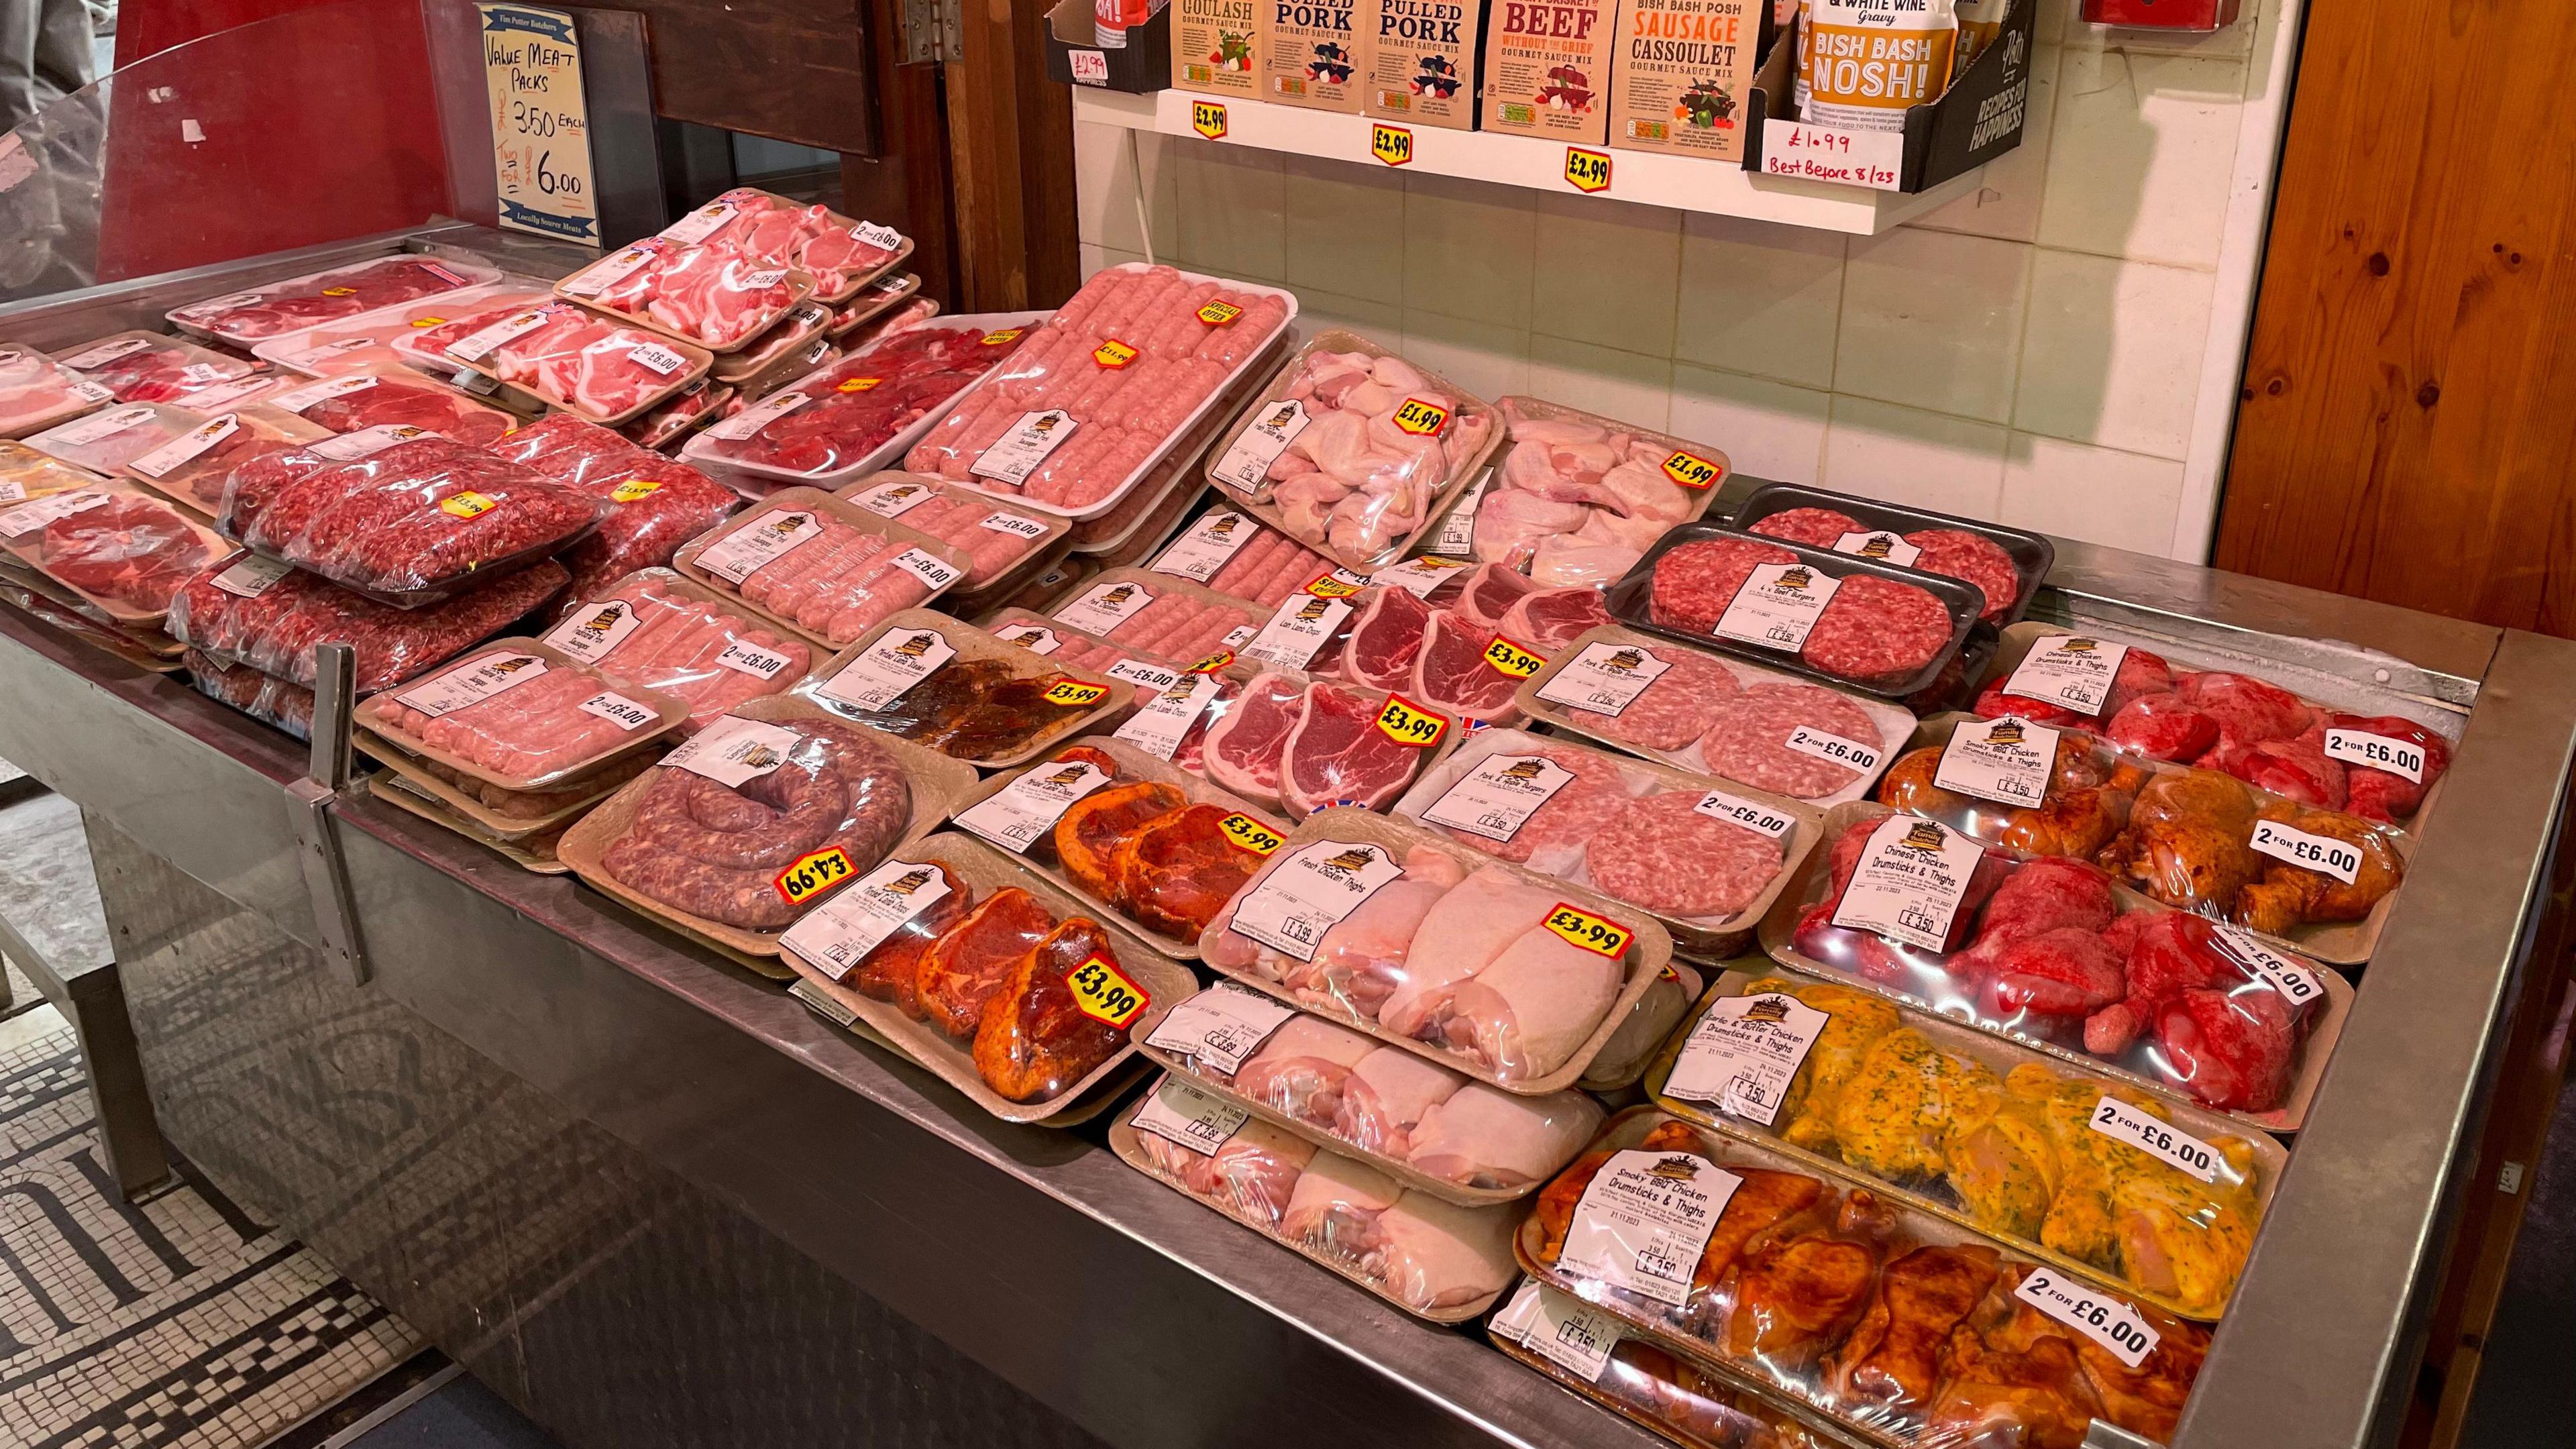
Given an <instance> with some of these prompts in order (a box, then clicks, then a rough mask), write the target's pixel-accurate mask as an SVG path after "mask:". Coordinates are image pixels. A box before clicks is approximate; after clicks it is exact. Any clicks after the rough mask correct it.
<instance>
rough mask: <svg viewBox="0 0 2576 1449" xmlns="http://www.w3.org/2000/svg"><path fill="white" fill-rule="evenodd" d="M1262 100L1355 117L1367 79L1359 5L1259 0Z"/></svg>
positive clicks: (1340, 0)
mask: <svg viewBox="0 0 2576 1449" xmlns="http://www.w3.org/2000/svg"><path fill="white" fill-rule="evenodd" d="M1258 3H1260V4H1263V5H1266V6H1268V7H1269V13H1268V15H1267V16H1266V17H1265V18H1264V20H1263V22H1262V27H1261V55H1260V65H1261V71H1260V74H1261V98H1262V99H1263V100H1266V101H1277V102H1279V103H1280V104H1281V105H1288V106H1306V107H1310V108H1312V109H1314V110H1318V111H1340V112H1343V113H1344V114H1346V115H1357V114H1359V109H1360V92H1361V90H1362V89H1363V88H1364V86H1363V78H1364V77H1365V75H1366V74H1367V65H1368V57H1367V56H1366V55H1365V54H1364V53H1363V52H1364V51H1365V50H1366V49H1367V41H1368V33H1367V32H1366V31H1364V30H1362V29H1361V28H1360V26H1359V11H1360V0H1258Z"/></svg>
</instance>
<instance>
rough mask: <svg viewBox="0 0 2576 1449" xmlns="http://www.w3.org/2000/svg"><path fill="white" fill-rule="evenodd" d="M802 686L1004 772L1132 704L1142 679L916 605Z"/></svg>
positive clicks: (827, 701) (864, 719) (898, 731)
mask: <svg viewBox="0 0 2576 1449" xmlns="http://www.w3.org/2000/svg"><path fill="white" fill-rule="evenodd" d="M796 693H797V694H798V695H799V696H800V697H802V698H805V699H808V700H811V701H812V702H813V703H814V704H815V705H817V706H819V707H820V708H823V709H826V710H829V711H831V712H833V713H835V714H838V715H840V716H841V717H843V718H846V719H852V720H856V721H858V722H859V723H861V724H864V725H867V726H868V727H869V728H871V729H877V730H883V731H885V732H886V733H888V734H891V735H894V736H896V737H897V738H899V739H903V740H907V741H910V742H912V743H914V744H917V745H920V746H921V747H922V748H924V749H926V750H935V751H937V752H939V753H940V754H943V755H946V756H948V757H949V758H951V759H957V760H963V761H965V762H967V763H968V764H972V765H977V766H980V767H982V768H984V769H988V770H1000V769H1008V768H1010V767H1011V766H1014V765H1021V764H1026V763H1027V762H1028V761H1030V760H1031V759H1034V758H1036V756H1037V755H1038V753H1039V752H1040V751H1042V750H1045V749H1047V748H1048V747H1049V746H1051V745H1053V744H1055V743H1056V742H1058V741H1060V740H1063V739H1065V738H1067V737H1069V736H1071V735H1073V734H1076V733H1078V732H1080V731H1081V730H1083V729H1085V728H1087V727H1089V726H1091V725H1093V724H1095V723H1098V722H1100V721H1102V720H1105V719H1107V718H1109V717H1110V716H1112V715H1115V714H1118V713H1120V712H1121V711H1124V710H1125V709H1127V708H1128V707H1129V705H1130V703H1131V702H1132V698H1131V697H1132V693H1133V686H1132V685H1130V684H1128V683H1127V682H1125V681H1123V680H1118V679H1112V678H1110V677H1109V676H1107V675H1104V674H1098V673H1094V672H1093V671H1091V670H1088V669H1080V668H1075V667H1072V666H1068V665H1060V664H1057V663H1056V662H1054V661H1053V660H1050V659H1047V658H1044V657H1043V656H1040V655H1038V654H1034V653H1032V652H1030V651H1028V650H1026V649H1022V648H1020V647H1018V646H1017V645H1012V644H1005V643H1003V642H1002V641H1001V640H999V639H996V638H994V637H993V636H992V635H990V634H988V633H986V632H984V631H983V630H981V629H978V628H976V627H974V626H973V625H971V624H967V623H965V622H963V621H961V620H957V619H953V618H950V617H949V616H947V615H945V614H935V613H932V612H931V611H929V610H927V609H906V610H904V611H902V612H901V613H898V614H896V615H895V616H894V617H892V618H890V619H888V620H886V621H885V623H884V624H883V625H882V626H880V627H879V628H878V629H877V630H876V631H875V632H874V633H872V634H870V635H868V636H867V637H866V638H864V639H861V640H860V641H858V642H857V643H855V644H853V645H851V646H850V647H849V648H848V649H845V650H843V651H841V652H840V653H839V654H837V655H834V656H833V657H832V658H831V659H830V660H828V661H826V662H825V663H823V664H822V665H820V666H819V667H817V668H816V669H815V670H814V672H813V673H812V674H811V675H809V676H807V677H806V679H805V681H804V682H803V683H802V684H800V685H798V686H797V689H796Z"/></svg>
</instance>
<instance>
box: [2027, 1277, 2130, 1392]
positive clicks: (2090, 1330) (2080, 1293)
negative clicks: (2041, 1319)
mask: <svg viewBox="0 0 2576 1449" xmlns="http://www.w3.org/2000/svg"><path fill="white" fill-rule="evenodd" d="M2013 1296H2014V1297H2015V1298H2018V1299H2020V1300H2021V1301H2022V1302H2024V1303H2027V1304H2029V1305H2030V1306H2031V1307H2033V1308H2036V1309H2038V1310H2039V1311H2040V1312H2042V1313H2045V1314H2047V1315H2048V1316H2049V1317H2051V1318H2054V1319H2056V1320H2057V1321H2058V1322H2060V1323H2063V1324H2065V1325H2066V1326H2067V1327H2069V1328H2072V1329H2074V1330H2075V1331H2076V1332H2078V1333H2080V1334H2083V1335H2084V1336H2085V1337H2086V1338H2089V1339H2091V1340H2093V1341H2094V1342H2095V1343H2098V1344H2100V1345H2102V1346H2103V1347H2104V1348H2106V1349H2109V1350H2110V1351H2111V1356H2112V1357H2114V1358H2116V1359H2118V1360H2119V1361H2120V1362H2121V1363H2123V1364H2125V1365H2127V1366H2128V1367H2130V1368H2136V1367H2137V1366H2138V1365H2140V1364H2142V1363H2145V1362H2146V1361H2147V1355H2148V1354H2151V1353H2153V1352H2155V1351H2156V1345H2157V1344H2158V1343H2159V1342H2161V1341H2162V1335H2160V1334H2158V1333H2157V1332H2156V1331H2155V1329H2154V1327H2152V1326H2151V1325H2149V1324H2148V1322H2147V1319H2146V1315H2145V1314H2143V1313H2140V1312H2139V1311H2138V1308H2137V1305H2136V1304H2134V1303H2130V1302H2127V1301H2125V1300H2123V1299H2119V1298H2114V1297H2112V1296H2111V1295H2110V1294H2108V1293H2105V1292H2103V1291H2102V1290H2101V1289H2099V1288H2092V1287H2087V1286H2086V1285H2084V1284H2082V1283H2079V1282H2077V1281H2076V1280H2075V1279H2073V1278H2070V1277H2068V1276H2066V1275H2065V1274H2063V1273H2060V1272H2058V1271H2057V1270H2056V1269H2055V1268H2033V1269H2031V1270H2030V1273H2029V1275H2028V1276H2026V1277H2024V1278H2023V1279H2022V1280H2021V1284H2020V1286H2018V1287H2016V1288H2014V1289H2013Z"/></svg>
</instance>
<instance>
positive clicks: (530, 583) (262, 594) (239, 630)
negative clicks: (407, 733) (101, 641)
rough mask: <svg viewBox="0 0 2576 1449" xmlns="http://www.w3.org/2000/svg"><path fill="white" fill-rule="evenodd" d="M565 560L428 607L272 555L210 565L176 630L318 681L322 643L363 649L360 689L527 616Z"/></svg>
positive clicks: (173, 618) (559, 580)
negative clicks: (358, 590) (362, 592)
mask: <svg viewBox="0 0 2576 1449" xmlns="http://www.w3.org/2000/svg"><path fill="white" fill-rule="evenodd" d="M563 586H564V568H563V565H561V564H559V563H556V562H554V561H553V560H552V559H547V560H545V561H543V562H540V563H535V564H531V565H529V566H528V567H526V568H524V569H521V570H519V571H518V572H517V573H514V574H511V575H509V576H508V577H506V578H503V579H499V580H496V581H495V582H493V583H492V584H490V585H488V586H487V587H484V588H480V589H476V590H474V591H473V592H472V593H468V594H463V595H460V596H459V597H457V598H453V599H450V600H448V601H447V602H445V603H442V604H432V605H430V606H429V607H427V608H424V609H397V608H394V607H393V606H392V605H390V604H380V603H378V602H376V601H375V600H373V599H368V598H363V597H361V596H359V595H357V594H354V593H351V592H350V591H348V590H347V589H343V588H341V587H339V586H338V585H336V584H332V583H330V582H328V581H326V580H324V579H321V578H318V577H316V576H314V575H312V574H309V573H305V572H304V571H302V570H301V569H292V568H288V567H286V566H285V565H283V564H280V563H278V562H276V561H275V560H272V559H262V558H240V559H235V560H233V561H232V562H230V563H226V564H219V565H217V566H215V567H212V568H209V569H206V570H205V571H203V572H201V573H199V574H198V575H197V576H196V577H194V578H192V579H190V580H188V582H187V584H186V585H185V586H184V587H182V588H181V589H180V590H179V592H178V593H177V594H175V595H173V596H172V597H171V599H170V616H169V618H168V620H167V621H166V622H165V625H164V627H166V628H167V629H168V630H169V631H170V637H172V638H174V639H176V640H178V641H179V642H181V643H183V644H189V645H193V646H195V647H196V648H199V649H202V650H205V651H206V652H208V653H210V654H214V655H218V656H220V657H222V658H224V659H226V660H230V661H232V662H235V663H240V664H247V665H249V666H250V667H252V668H253V669H257V670H259V671H260V672H262V673H264V674H273V675H276V676H277V677H279V678H281V679H285V680H288V681H291V682H293V683H295V684H299V685H302V686H304V687H305V688H307V689H310V688H312V687H313V681H314V666H313V646H314V645H316V644H324V643H341V644H347V645H349V646H350V647H351V648H353V649H354V650H356V651H357V677H356V681H355V682H356V686H357V691H358V693H360V694H366V693H369V692H371V691H374V690H378V689H384V688H387V687H389V686H392V685H395V684H399V683H401V682H402V681H404V680H406V679H410V678H412V677H413V676H415V675H417V674H420V673H421V672H422V671H424V670H428V669H432V668H435V667H436V666H438V665H440V664H443V663H445V662H446V661H448V660H449V659H452V658H454V657H456V655H458V654H459V653H461V652H463V651H464V650H467V649H470V648H472V647H473V646H474V645H475V644H477V643H479V642H481V641H482V640H485V639H489V638H491V637H492V636H493V635H495V634H498V633H500V632H501V631H502V630H503V629H506V628H508V627H509V626H510V625H512V624H514V623H516V622H518V621H519V620H520V619H523V618H525V617H527V616H528V615H529V614H531V613H533V612H534V611H535V610H537V609H538V608H540V607H542V606H544V604H545V603H546V602H547V601H548V600H549V599H552V598H553V597H554V596H555V595H556V594H558V593H560V592H562V590H563Z"/></svg>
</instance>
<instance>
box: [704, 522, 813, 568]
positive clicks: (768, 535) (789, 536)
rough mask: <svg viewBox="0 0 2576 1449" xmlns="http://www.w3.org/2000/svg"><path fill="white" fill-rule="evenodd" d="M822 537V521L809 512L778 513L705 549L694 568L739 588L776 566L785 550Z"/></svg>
mask: <svg viewBox="0 0 2576 1449" xmlns="http://www.w3.org/2000/svg"><path fill="white" fill-rule="evenodd" d="M822 536H823V520H822V519H821V517H819V516H818V515H816V514H815V513H814V512H813V511H812V510H811V509H803V508H784V509H779V510H777V511H776V512H772V513H765V514H762V515H761V516H760V517H758V518H755V519H753V520H752V521H751V522H749V523H746V524H744V525H742V526H741V527H739V528H737V529H735V530H734V531H733V532H731V533H728V534H726V535H725V536H724V537H722V538H720V539H717V540H716V541H715V542H714V543H711V544H709V545H707V547H706V549H705V550H704V551H703V552H701V553H700V554H699V555H698V558H697V564H698V567H700V568H702V569H705V570H706V571H707V572H708V573H711V574H713V575H715V576H716V577H717V578H720V579H723V580H725V581H726V582H727V583H734V584H739V583H741V582H742V581H743V580H745V579H747V578H750V577H751V576H752V575H753V574H756V573H758V572H760V571H761V570H762V569H764V568H767V567H768V566H769V565H771V564H773V563H776V562H777V561H778V560H779V559H780V558H781V557H782V556H784V555H785V554H786V553H787V551H788V550H790V549H793V548H797V547H799V546H801V545H804V544H808V543H811V542H813V541H814V540H815V539H818V538H821V537H822Z"/></svg>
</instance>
